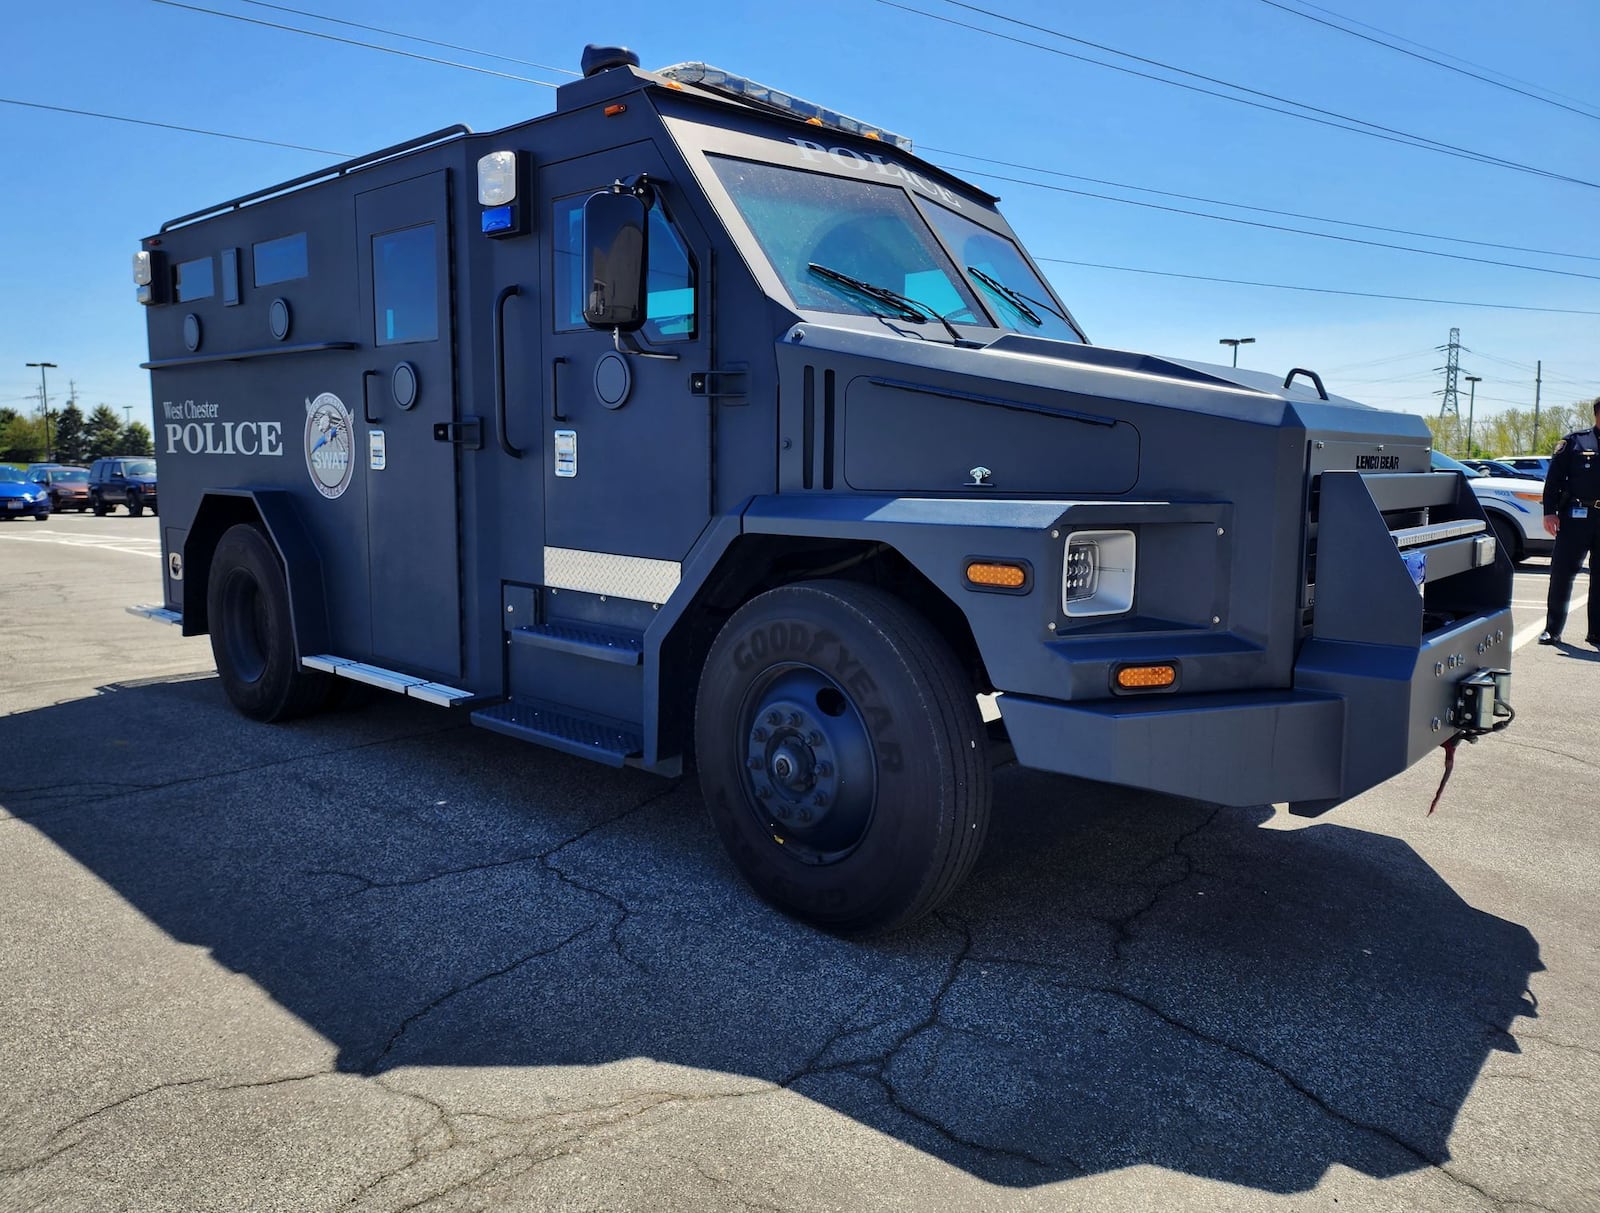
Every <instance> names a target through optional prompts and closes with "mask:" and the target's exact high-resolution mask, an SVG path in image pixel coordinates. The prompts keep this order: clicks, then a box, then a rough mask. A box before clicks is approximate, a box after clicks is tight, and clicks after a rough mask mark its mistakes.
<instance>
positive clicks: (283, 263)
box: [250, 232, 311, 286]
mask: <svg viewBox="0 0 1600 1213" xmlns="http://www.w3.org/2000/svg"><path fill="white" fill-rule="evenodd" d="M250 252H251V254H252V256H253V257H254V258H255V271H256V285H257V286H271V285H272V284H273V283H274V282H292V281H293V280H294V279H296V278H304V277H306V276H307V275H309V274H310V273H311V269H310V263H309V262H308V260H307V258H306V234H305V233H304V232H296V233H295V234H294V235H292V236H279V237H278V238H277V239H276V240H263V241H261V243H260V244H253V245H251V246H250Z"/></svg>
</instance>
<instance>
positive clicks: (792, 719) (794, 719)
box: [789, 712, 800, 728]
mask: <svg viewBox="0 0 1600 1213" xmlns="http://www.w3.org/2000/svg"><path fill="white" fill-rule="evenodd" d="M789 724H790V725H791V726H792V727H794V728H799V727H800V713H799V712H790V713H789Z"/></svg>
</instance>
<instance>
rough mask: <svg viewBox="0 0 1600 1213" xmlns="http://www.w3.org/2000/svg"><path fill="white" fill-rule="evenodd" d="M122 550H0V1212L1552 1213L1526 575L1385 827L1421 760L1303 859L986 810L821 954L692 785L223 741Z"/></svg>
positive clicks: (266, 729)
mask: <svg viewBox="0 0 1600 1213" xmlns="http://www.w3.org/2000/svg"><path fill="white" fill-rule="evenodd" d="M158 525H159V519H155V518H150V517H146V518H142V519H129V518H127V517H125V516H123V515H121V514H118V515H115V516H112V517H108V518H101V519H97V518H93V517H87V516H86V517H77V516H73V517H56V518H54V519H52V520H51V521H49V522H48V523H43V524H36V523H27V522H15V523H5V524H0V923H3V924H4V932H3V936H0V1210H5V1211H6V1213H11V1211H13V1210H16V1211H18V1213H20V1211H23V1210H52V1211H54V1210H85V1211H87V1210H94V1211H97V1213H98V1211H101V1210H111V1209H129V1210H185V1211H192V1210H212V1209H215V1210H245V1209H248V1210H269V1209H270V1210H280V1209H281V1210H295V1211H299V1213H304V1211H310V1210H358V1211H363V1213H365V1211H369V1210H370V1211H379V1210H383V1211H392V1210H401V1209H425V1210H430V1211H433V1210H462V1209H547V1208H559V1209H651V1210H655V1209H696V1210H702V1209H712V1210H721V1209H745V1208H758V1209H784V1210H790V1209H793V1210H825V1209H848V1210H856V1209H918V1210H926V1209H1085V1210H1089V1209H1092V1210H1135V1209H1153V1208H1160V1209H1192V1210H1213V1209H1230V1210H1244V1209H1257V1208H1261V1209H1277V1208H1282V1209H1333V1208H1335V1207H1344V1208H1355V1209H1361V1210H1399V1209H1428V1210H1434V1209H1444V1210H1455V1209H1485V1210H1491V1209H1492V1210H1503V1211H1506V1213H1514V1211H1517V1210H1530V1209H1545V1210H1594V1209H1600V1146H1597V1143H1600V908H1597V903H1600V897H1597V895H1596V894H1597V891H1600V862H1597V856H1600V731H1597V729H1596V728H1595V724H1594V722H1595V721H1596V720H1597V719H1600V653H1597V652H1596V651H1594V650H1593V649H1589V648H1585V647H1581V646H1577V647H1562V648H1558V649H1551V648H1541V647H1539V646H1537V645H1534V644H1532V643H1531V638H1532V636H1533V635H1535V634H1536V633H1537V631H1538V623H1539V619H1540V616H1541V614H1542V603H1543V594H1544V580H1545V576H1546V571H1545V569H1546V566H1545V565H1544V564H1543V563H1542V562H1535V563H1533V564H1531V565H1529V566H1528V567H1527V569H1526V570H1525V571H1523V572H1522V573H1519V575H1518V578H1517V617H1516V623H1517V636H1518V639H1519V641H1520V642H1522V647H1520V648H1519V650H1518V652H1517V655H1516V662H1515V682H1514V701H1515V703H1516V707H1517V712H1518V718H1517V721H1516V723H1515V725H1514V726H1513V728H1512V729H1511V730H1509V731H1508V732H1506V733H1504V734H1501V735H1498V736H1495V737H1491V738H1488V739H1486V740H1484V741H1482V742H1481V743H1479V744H1477V745H1475V746H1470V747H1468V746H1463V747H1461V752H1460V755H1459V758H1458V761H1457V764H1456V772H1455V774H1454V776H1453V778H1452V781H1451V783H1450V785H1449V787H1448V789H1447V790H1446V792H1445V794H1444V798H1443V801H1442V803H1441V805H1440V808H1439V810H1438V812H1437V813H1435V814H1434V815H1433V816H1431V817H1430V816H1428V815H1427V808H1428V803H1429V800H1430V799H1431V798H1432V796H1433V793H1434V790H1435V787H1436V785H1437V784H1438V781H1439V777H1440V772H1441V760H1440V759H1439V758H1437V757H1435V758H1430V759H1428V760H1425V761H1424V762H1423V763H1421V764H1419V765H1418V766H1417V767H1415V768H1413V769H1412V770H1410V771H1408V772H1406V773H1405V774H1404V775H1402V776H1400V777H1399V778H1396V779H1395V780H1393V781H1391V782H1390V783H1389V784H1387V785H1385V786H1384V787H1381V788H1378V789H1375V790H1373V791H1371V792H1369V793H1367V794H1366V795H1364V796H1362V797H1360V798H1359V799H1358V800H1356V801H1354V802H1352V803H1351V804H1349V805H1346V806H1344V807H1342V808H1340V809H1338V810H1336V811H1335V812H1334V813H1332V814H1330V815H1328V816H1326V817H1323V818H1320V819H1317V820H1314V821H1310V822H1305V821H1300V820H1298V819H1292V818H1286V817H1284V816H1283V815H1281V814H1279V813H1276V812H1275V811H1274V810H1273V808H1272V807H1271V806H1260V807H1258V808H1256V809H1244V810H1237V809H1233V810H1219V809H1217V808H1216V807H1215V806H1212V805H1207V804H1202V803H1198V802H1194V801H1189V800H1182V799H1175V798H1169V797H1157V796H1150V795H1145V794H1134V793H1129V792H1124V791H1120V790H1118V789H1114V788H1108V787H1104V786H1101V785H1094V784H1088V783H1083V782H1078V781H1072V780H1067V779H1060V778H1055V777H1046V776H1041V775H1037V774H1033V773H1030V772H1026V771H1022V770H1019V769H1017V768H1015V767H1010V768H1006V769H1003V770H1002V771H1000V772H999V773H998V775H997V785H996V816H995V822H994V827H993V829H992V831H991V834H990V840H989V844H988V847H987V850H986V851H985V853H984V856H983V858H982V859H981V860H980V863H979V866H978V868H977V870H976V872H975V873H974V876H973V878H972V879H971V880H970V881H969V883H968V884H967V885H966V886H965V887H964V889H963V890H962V891H961V892H960V893H959V894H958V895H957V896H956V898H955V899H954V900H953V901H952V902H951V903H950V904H949V905H948V906H947V907H946V909H945V910H944V911H942V912H941V913H940V914H939V915H937V916H936V918H934V919H933V920H931V921H929V922H927V923H925V924H923V925H922V926H921V927H919V928H917V929H914V930H912V931H909V932H905V933H901V934H898V935H894V936H891V937H888V938H884V939H877V940H873V941H870V942H867V943H860V942H843V941H839V940H836V939H832V938H830V937H827V936H825V935H821V934H818V933H817V932H815V931H812V930H810V929H807V928H804V927H801V926H798V925H796V924H795V923H793V922H790V921H788V920H786V919H784V918H782V917H781V916H779V915H777V914H775V913H774V912H772V911H771V910H769V909H767V908H766V907H764V906H763V905H762V904H761V903H759V902H757V901H756V900H755V899H754V898H753V897H751V896H750V895H749V894H748V893H747V892H746V890H745V889H744V887H743V886H742V885H741V884H740V882H739V879H738V877H737V875H736V874H735V872H734V871H733V869H732V867H731V865H730V864H729V863H728V862H727V861H726V860H725V859H724V858H723V856H722V854H721V852H720V849H719V847H718V845H717V842H716V839H715V837H714V836H713V834H712V831H711V828H710V826H709V825H708V823H707V821H706V820H705V815H704V811H703V807H702V805H701V803H700V798H699V794H698V791H697V789H696V788H695V786H694V785H693V784H692V782H684V781H679V782H673V781H666V780H661V779H657V778H654V777H651V776H647V775H644V774H640V773H638V772H631V771H620V772H614V771H609V770H606V769H602V768H599V767H594V766H591V765H588V764H585V763H583V762H581V761H579V760H576V759H571V758H567V757H565V756H562V755H559V754H554V753H549V752H545V751H541V750H539V749H536V748H533V747H529V746H526V745H522V744H519V743H517V742H515V741H512V740H509V739H507V738H503V737H499V736H496V735H493V734H489V733H486V732H484V731H482V730H478V729H473V728H470V727H467V726H466V725H465V724H464V722H463V721H462V720H461V719H460V718H459V717H455V716H451V715H450V714H449V713H448V712H447V711H445V710H443V709H438V708H432V707H428V706H427V705H424V704H421V703H418V702H416V701H406V700H397V699H393V698H387V697H383V696H381V695H376V694H375V696H374V697H373V698H371V699H368V700H366V701H364V702H359V703H353V704H350V705H347V706H346V707H345V708H343V709H341V710H340V711H338V712H336V713H334V714H332V715H328V716H323V717H318V718H316V719H313V720H309V721H304V722H298V723H295V724H292V725H287V726H276V727H274V726H263V725H256V724H252V723H250V722H248V721H246V720H244V719H242V718H240V717H238V716H237V715H235V714H234V713H233V712H232V711H231V710H230V709H229V708H228V707H227V705H226V704H225V702H224V700H223V696H222V693H221V691H220V689H219V687H218V685H217V681H216V678H215V676H214V674H213V673H212V672H211V659H210V651H209V647H208V645H207V642H206V641H205V640H204V639H203V638H201V639H191V640H185V639H183V638H182V637H181V636H179V635H178V633H177V630H176V629H175V628H171V627H168V626H164V625H160V624H156V623H151V622H148V621H145V620H142V619H138V618H134V617H131V616H129V615H127V614H125V613H124V610H123V608H124V606H125V605H127V604H130V603H133V602H140V601H149V600H151V599H152V598H153V597H154V596H155V594H156V593H157V569H158V560H159V551H158V547H157V527H158ZM1583 584H1584V583H1583V582H1582V581H1580V589H1581V588H1582V586H1583ZM1578 620H1579V623H1578V624H1575V625H1572V626H1570V627H1569V632H1575V633H1576V634H1578V635H1581V634H1582V628H1581V611H1580V612H1579V614H1578Z"/></svg>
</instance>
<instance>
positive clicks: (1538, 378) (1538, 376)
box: [1522, 358, 1544, 455]
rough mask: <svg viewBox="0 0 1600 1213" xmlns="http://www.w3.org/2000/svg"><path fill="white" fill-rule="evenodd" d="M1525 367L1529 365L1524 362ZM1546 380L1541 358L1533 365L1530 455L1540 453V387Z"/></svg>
mask: <svg viewBox="0 0 1600 1213" xmlns="http://www.w3.org/2000/svg"><path fill="white" fill-rule="evenodd" d="M1522 365H1523V366H1527V365H1528V364H1527V363H1526V362H1524V363H1523V364H1522ZM1543 380H1544V359H1543V358H1541V359H1539V360H1538V361H1537V362H1535V363H1534V364H1533V450H1531V451H1529V452H1528V453H1529V454H1530V455H1537V454H1538V453H1539V386H1540V384H1541V382H1542V381H1543Z"/></svg>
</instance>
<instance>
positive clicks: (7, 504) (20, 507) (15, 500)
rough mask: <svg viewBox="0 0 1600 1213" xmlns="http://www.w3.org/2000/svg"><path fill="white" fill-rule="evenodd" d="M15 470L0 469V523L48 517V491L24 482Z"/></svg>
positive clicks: (41, 519)
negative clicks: (17, 519) (16, 519)
mask: <svg viewBox="0 0 1600 1213" xmlns="http://www.w3.org/2000/svg"><path fill="white" fill-rule="evenodd" d="M22 477H23V473H21V472H19V471H17V470H16V469H15V468H7V467H0V521H8V520H10V519H12V518H37V519H38V520H39V521H40V522H43V521H45V519H47V518H49V517H50V490H49V489H47V488H45V487H44V486H43V485H38V484H31V483H29V482H28V481H26V480H24V479H23V478H22Z"/></svg>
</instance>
